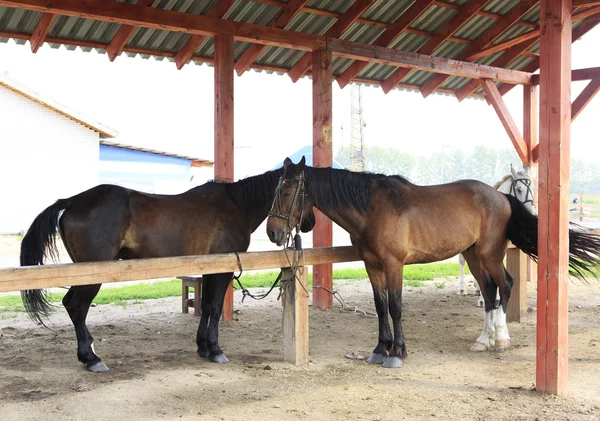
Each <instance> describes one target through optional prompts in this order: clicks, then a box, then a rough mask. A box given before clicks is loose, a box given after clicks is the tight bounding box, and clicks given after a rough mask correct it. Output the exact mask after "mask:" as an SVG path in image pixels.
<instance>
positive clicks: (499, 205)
mask: <svg viewBox="0 0 600 421" xmlns="http://www.w3.org/2000/svg"><path fill="white" fill-rule="evenodd" d="M313 206H314V207H316V208H317V209H319V210H320V211H321V212H323V213H324V214H325V215H326V216H328V217H329V218H330V219H331V220H333V221H334V222H335V223H337V224H338V225H340V226H341V227H342V228H343V229H345V230H346V231H347V232H348V233H349V234H350V239H351V241H352V244H353V245H354V246H356V247H357V249H358V252H359V255H360V257H361V259H362V260H363V261H364V263H365V268H366V270H367V273H368V275H369V279H370V281H371V285H372V288H373V297H374V301H375V307H376V310H377V316H378V319H379V341H378V344H377V346H376V347H375V349H374V350H373V353H372V354H371V355H370V357H369V359H368V360H367V361H368V362H369V363H370V364H383V366H384V367H387V368H396V367H401V366H402V364H403V362H404V359H405V358H406V356H407V353H406V343H405V340H404V333H403V330H402V323H401V316H402V271H403V268H404V265H409V264H415V263H429V262H435V261H440V260H445V259H448V258H450V257H452V256H456V255H457V254H458V253H462V255H463V256H464V257H465V259H466V261H467V263H468V265H469V268H470V269H471V272H472V273H473V275H474V277H475V279H476V280H477V282H478V283H479V285H480V289H481V292H482V294H483V298H484V301H485V314H486V319H485V323H486V324H489V323H491V322H494V323H495V324H496V326H499V325H502V324H504V325H505V324H506V323H505V319H506V306H507V303H508V299H509V297H510V289H511V286H512V283H513V279H512V277H511V276H510V274H509V273H508V272H507V271H506V269H505V268H504V264H503V259H504V255H505V254H506V248H507V243H508V241H509V240H510V241H511V242H512V243H513V244H514V245H515V246H516V247H518V248H519V249H521V250H523V251H524V252H525V253H526V254H528V255H529V256H531V257H533V258H534V259H536V258H537V251H538V248H537V235H538V221H537V216H535V215H533V214H531V213H530V212H528V211H527V209H526V208H525V206H524V205H523V204H522V203H521V202H519V200H517V199H516V198H514V197H513V196H511V195H508V194H504V193H500V192H499V191H497V190H496V189H494V188H493V187H491V186H489V185H487V184H484V183H482V182H479V181H476V180H461V181H455V182H453V183H447V184H441V185H435V186H418V185H415V184H412V183H411V182H409V181H408V180H407V179H406V178H404V177H402V176H398V175H394V176H386V175H381V174H372V173H357V172H350V171H347V170H337V169H332V168H313V167H309V166H306V165H305V160H304V158H302V159H301V160H300V162H299V163H298V164H294V163H292V161H291V160H290V159H289V158H288V159H286V160H285V161H284V173H283V176H282V177H281V179H280V182H279V184H278V186H277V189H276V191H275V199H274V201H273V206H272V208H271V211H270V213H269V218H268V219H267V235H268V236H269V239H270V240H271V241H272V242H273V243H276V244H278V245H282V244H284V243H285V242H286V241H287V237H288V235H289V234H290V231H291V229H292V227H293V226H294V224H295V223H297V221H298V220H299V219H300V217H301V215H305V214H308V212H310V211H311V210H312V208H313ZM569 238H570V245H569V252H570V260H569V265H570V267H571V269H572V272H573V274H574V275H575V276H577V277H584V276H585V275H586V274H592V275H593V272H592V270H593V269H594V268H595V267H597V266H598V265H600V258H599V255H600V236H596V235H594V234H591V233H590V232H586V231H579V230H573V229H571V230H570V231H569ZM497 289H499V291H500V305H499V308H498V316H497V318H496V319H504V323H502V322H503V320H500V321H498V320H495V321H494V320H492V319H491V311H492V310H493V308H494V301H495V300H494V298H495V296H496V290H497ZM388 312H389V315H390V316H391V319H392V323H393V335H392V332H391V331H390V325H389V320H388ZM499 322H500V323H499ZM489 328H490V326H486V325H485V324H484V330H483V333H482V334H481V336H480V337H479V338H478V339H477V341H476V343H475V345H477V346H475V345H474V347H472V349H473V348H475V350H478V349H483V348H485V349H487V347H488V346H489V345H490V344H491V343H490V342H491V341H492V337H490V329H489ZM493 340H494V342H495V343H494V344H493V345H494V346H495V348H496V349H497V350H499V349H504V348H506V347H508V346H509V345H510V337H509V335H508V330H507V329H506V330H503V329H496V332H495V338H493Z"/></svg>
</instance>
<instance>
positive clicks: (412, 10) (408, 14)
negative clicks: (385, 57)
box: [337, 0, 433, 88]
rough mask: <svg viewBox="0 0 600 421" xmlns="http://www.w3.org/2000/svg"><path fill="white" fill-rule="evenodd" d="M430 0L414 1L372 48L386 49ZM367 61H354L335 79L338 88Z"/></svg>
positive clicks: (366, 63) (353, 75)
mask: <svg viewBox="0 0 600 421" xmlns="http://www.w3.org/2000/svg"><path fill="white" fill-rule="evenodd" d="M432 4H433V1H432V0H416V1H415V2H414V3H413V4H412V5H411V6H410V7H409V8H408V10H406V11H405V12H404V13H402V14H401V15H400V17H399V18H398V19H397V20H396V22H394V23H393V24H391V25H390V26H389V27H388V28H387V29H386V30H385V31H384V32H383V33H382V34H381V35H380V36H379V37H378V38H377V39H376V40H375V41H374V42H373V45H374V46H378V47H387V46H388V45H389V44H391V43H392V41H394V40H395V39H396V38H398V35H400V34H401V33H402V32H403V31H404V30H405V29H406V28H408V27H409V26H410V25H411V24H412V23H413V22H414V21H415V20H416V19H417V18H418V17H419V16H420V15H421V14H422V13H423V12H425V11H426V10H427V9H428V8H429V6H431V5H432ZM368 64H369V62H368V61H361V60H358V59H357V60H356V61H355V62H354V63H352V64H351V65H350V67H348V68H347V69H346V70H344V72H343V73H342V74H341V75H340V76H339V77H338V78H337V82H338V84H339V85H340V88H344V86H346V85H347V84H349V83H350V82H351V81H352V80H353V79H354V78H355V77H356V76H357V75H358V74H359V73H360V72H361V71H362V70H363V69H364V68H365V67H367V65H368Z"/></svg>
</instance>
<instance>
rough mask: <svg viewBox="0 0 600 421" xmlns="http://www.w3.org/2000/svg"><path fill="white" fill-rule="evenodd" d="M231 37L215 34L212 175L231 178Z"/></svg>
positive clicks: (229, 306) (226, 312) (228, 310)
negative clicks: (213, 162)
mask: <svg viewBox="0 0 600 421" xmlns="http://www.w3.org/2000/svg"><path fill="white" fill-rule="evenodd" d="M233 63H234V61H233V37H232V36H231V35H217V36H215V66H214V68H215V83H214V89H215V115H214V118H215V131H214V135H215V146H214V147H215V159H214V161H215V166H214V168H215V170H214V171H215V179H216V180H224V181H233V179H234V173H233V169H234V165H233V164H234V162H233V161H234V155H233V144H234V141H233V127H234V119H233V109H234V107H233V76H234V75H233ZM232 319H233V287H232V286H231V284H230V285H229V287H228V289H227V293H226V294H225V303H224V305H223V320H232Z"/></svg>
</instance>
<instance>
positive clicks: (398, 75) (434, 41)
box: [381, 0, 488, 94]
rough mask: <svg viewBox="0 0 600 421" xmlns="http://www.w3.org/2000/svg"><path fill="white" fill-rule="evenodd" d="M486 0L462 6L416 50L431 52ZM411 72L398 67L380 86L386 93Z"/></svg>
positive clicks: (473, 14)
mask: <svg viewBox="0 0 600 421" xmlns="http://www.w3.org/2000/svg"><path fill="white" fill-rule="evenodd" d="M487 2H488V0H474V1H470V2H469V3H467V5H466V6H463V7H462V8H461V9H460V11H459V12H458V13H457V14H456V15H454V16H453V17H452V18H451V19H450V21H449V22H448V23H447V24H446V25H445V26H444V27H443V28H442V29H441V30H440V31H439V32H438V33H437V34H436V35H435V36H433V37H431V38H429V40H427V42H426V43H425V44H423V46H421V47H420V48H418V49H417V50H416V52H419V53H421V54H429V55H431V54H433V53H434V52H435V50H437V49H438V48H439V47H440V46H441V45H442V44H443V43H444V42H446V40H448V38H450V37H451V36H452V34H454V32H456V31H457V30H458V29H459V28H460V27H461V26H462V25H464V24H465V23H466V22H467V21H468V20H469V19H471V18H472V17H473V16H475V15H476V14H477V12H478V11H479V10H481V8H482V7H483V6H485V4H486V3H487ZM410 72H411V69H407V68H404V67H400V68H398V69H396V71H395V72H394V73H392V74H391V75H390V76H389V77H388V78H387V79H386V80H385V81H384V82H383V83H382V84H381V88H382V89H383V92H385V93H386V94H387V93H388V92H390V91H391V90H392V89H394V87H395V86H396V85H397V84H398V82H400V81H401V80H402V79H404V77H405V76H406V75H407V74H409V73H410Z"/></svg>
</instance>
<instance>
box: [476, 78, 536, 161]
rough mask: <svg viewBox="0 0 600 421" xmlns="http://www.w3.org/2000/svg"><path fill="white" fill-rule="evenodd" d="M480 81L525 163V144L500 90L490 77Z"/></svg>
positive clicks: (526, 155) (526, 154) (527, 158)
mask: <svg viewBox="0 0 600 421" xmlns="http://www.w3.org/2000/svg"><path fill="white" fill-rule="evenodd" d="M480 82H481V86H482V87H483V90H484V91H485V96H486V98H487V100H488V102H490V103H491V104H492V107H494V110H495V111H496V114H498V117H499V118H500V122H501V123H502V126H504V129H505V130H506V133H508V137H509V138H510V140H511V142H512V143H513V146H514V147H515V149H516V150H517V154H518V155H519V158H521V161H523V164H524V165H527V164H528V162H529V157H528V155H529V154H528V148H527V144H526V143H525V141H524V140H523V136H521V133H520V132H519V128H518V127H517V125H516V124H515V121H514V120H513V118H512V116H511V115H510V112H509V111H508V108H507V107H506V104H505V103H504V101H503V100H502V96H501V95H500V92H498V88H496V85H495V84H494V82H493V81H491V80H490V79H481V81H480Z"/></svg>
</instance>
